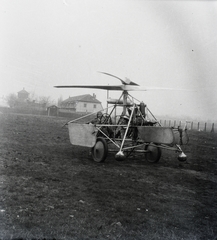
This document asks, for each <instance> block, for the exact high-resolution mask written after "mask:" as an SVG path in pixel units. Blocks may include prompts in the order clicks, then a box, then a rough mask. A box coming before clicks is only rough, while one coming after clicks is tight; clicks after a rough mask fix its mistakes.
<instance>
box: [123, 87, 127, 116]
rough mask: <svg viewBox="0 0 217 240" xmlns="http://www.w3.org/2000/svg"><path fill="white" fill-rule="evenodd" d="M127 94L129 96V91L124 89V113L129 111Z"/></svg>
mask: <svg viewBox="0 0 217 240" xmlns="http://www.w3.org/2000/svg"><path fill="white" fill-rule="evenodd" d="M127 96H128V92H127V91H126V90H124V91H123V115H126V112H127Z"/></svg>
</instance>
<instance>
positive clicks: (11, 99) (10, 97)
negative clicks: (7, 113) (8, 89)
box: [6, 93, 18, 108]
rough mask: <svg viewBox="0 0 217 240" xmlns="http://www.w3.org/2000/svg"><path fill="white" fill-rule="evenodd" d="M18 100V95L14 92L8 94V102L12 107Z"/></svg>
mask: <svg viewBox="0 0 217 240" xmlns="http://www.w3.org/2000/svg"><path fill="white" fill-rule="evenodd" d="M17 101H18V97H17V95H16V94H14V93H11V94H9V95H8V96H6V102H7V104H8V105H9V106H10V107H11V108H12V107H14V106H15V105H16V103H17Z"/></svg>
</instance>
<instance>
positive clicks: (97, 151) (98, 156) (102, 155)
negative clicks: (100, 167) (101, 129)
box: [91, 137, 108, 163]
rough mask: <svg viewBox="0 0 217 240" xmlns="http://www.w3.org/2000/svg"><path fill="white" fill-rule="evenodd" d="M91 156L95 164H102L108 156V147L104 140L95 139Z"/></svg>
mask: <svg viewBox="0 0 217 240" xmlns="http://www.w3.org/2000/svg"><path fill="white" fill-rule="evenodd" d="M91 154H92V157H93V160H94V161H95V162H98V163H100V162H104V161H105V159H106V157H107V155H108V145H107V142H106V141H105V139H103V138H100V137H99V138H97V140H96V144H95V145H94V147H93V148H92V149H91Z"/></svg>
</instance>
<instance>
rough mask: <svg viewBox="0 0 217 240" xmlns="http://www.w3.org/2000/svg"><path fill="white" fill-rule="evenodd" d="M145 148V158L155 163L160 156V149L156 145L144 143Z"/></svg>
mask: <svg viewBox="0 0 217 240" xmlns="http://www.w3.org/2000/svg"><path fill="white" fill-rule="evenodd" d="M145 150H146V151H149V153H145V158H146V160H147V161H148V162H150V163H157V162H158V161H159V160H160V157H161V149H160V148H159V147H157V146H153V145H146V146H145Z"/></svg>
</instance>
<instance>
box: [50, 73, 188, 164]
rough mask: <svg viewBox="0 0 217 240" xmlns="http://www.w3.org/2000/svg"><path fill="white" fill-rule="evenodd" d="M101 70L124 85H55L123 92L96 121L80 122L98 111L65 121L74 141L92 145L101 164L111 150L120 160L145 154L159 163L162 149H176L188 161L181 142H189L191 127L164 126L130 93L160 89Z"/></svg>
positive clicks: (149, 160) (108, 104)
mask: <svg viewBox="0 0 217 240" xmlns="http://www.w3.org/2000/svg"><path fill="white" fill-rule="evenodd" d="M100 73H102V74H106V75H108V76H111V77H114V78H116V79H118V80H120V81H121V85H64V86H54V87H55V88H92V89H102V90H107V91H121V95H120V97H119V98H118V99H110V98H109V99H107V107H106V108H104V109H102V110H101V111H100V112H97V116H96V118H95V120H93V121H90V122H86V123H79V120H81V119H83V118H86V117H89V116H91V115H96V112H93V113H89V114H86V115H84V116H82V117H79V118H77V119H73V120H71V121H69V122H67V123H66V124H65V125H67V126H68V131H69V139H70V142H71V144H72V145H75V146H84V147H88V148H90V153H91V156H92V158H93V160H94V161H95V162H98V163H100V162H104V161H105V160H106V158H107V156H108V153H109V152H115V159H116V160H117V161H123V160H124V159H126V158H129V157H130V156H135V155H141V156H142V157H144V158H145V159H146V160H147V161H148V162H150V163H157V162H158V161H159V160H160V158H161V155H162V151H161V150H162V149H167V150H171V151H175V152H177V153H178V160H179V161H182V162H184V161H186V160H187V155H186V154H185V153H184V152H183V150H182V148H181V145H185V144H187V143H188V141H189V138H188V134H187V128H186V127H184V128H181V126H178V127H164V126H162V125H161V123H160V122H159V121H158V120H157V118H156V117H155V116H154V115H153V113H152V112H151V111H150V109H149V108H148V107H147V105H146V104H145V103H144V102H143V101H139V100H137V99H136V98H134V97H133V96H132V95H131V94H130V93H129V92H131V91H148V90H153V89H156V88H147V87H143V86H140V85H138V84H137V83H135V82H133V81H131V80H130V79H128V78H126V79H125V80H123V79H121V78H119V77H117V76H115V75H112V74H110V73H106V72H100ZM161 89H162V88H161ZM164 89H169V90H170V89H171V88H164ZM118 108H121V109H122V112H121V115H117V109H118ZM103 112H104V113H103ZM149 116H151V118H150V117H149ZM65 125H64V126H65Z"/></svg>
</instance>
